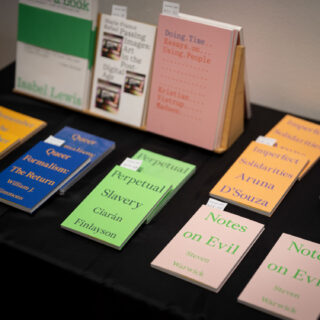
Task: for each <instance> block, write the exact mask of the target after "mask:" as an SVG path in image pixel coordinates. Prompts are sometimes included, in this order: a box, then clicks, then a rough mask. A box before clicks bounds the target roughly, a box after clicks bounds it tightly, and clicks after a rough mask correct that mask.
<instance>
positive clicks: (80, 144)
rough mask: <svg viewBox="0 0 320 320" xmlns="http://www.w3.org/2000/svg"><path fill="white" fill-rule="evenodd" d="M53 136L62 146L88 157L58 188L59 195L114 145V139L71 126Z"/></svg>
mask: <svg viewBox="0 0 320 320" xmlns="http://www.w3.org/2000/svg"><path fill="white" fill-rule="evenodd" d="M54 137H55V138H58V139H60V140H62V141H61V146H62V147H63V148H65V149H67V150H72V151H75V152H78V153H81V154H85V155H87V156H89V158H90V162H89V163H88V164H87V165H86V166H85V167H84V168H83V169H82V170H81V171H79V172H78V173H77V175H75V176H74V177H73V178H72V179H71V180H69V181H68V182H67V183H65V184H64V185H63V186H62V187H61V188H60V190H59V193H60V194H61V195H63V194H65V192H66V191H67V190H68V189H69V188H70V187H72V186H73V185H74V184H75V183H76V182H77V181H79V180H80V179H81V178H82V177H83V176H84V175H85V174H87V173H88V172H89V171H90V170H91V169H92V168H94V167H95V166H96V165H97V164H98V163H99V162H100V161H101V160H102V159H104V158H105V157H106V156H107V155H108V154H109V153H110V152H112V151H113V150H114V149H115V146H116V143H115V142H114V141H111V140H108V139H105V138H102V137H98V136H96V135H94V134H90V133H88V132H85V131H81V130H77V129H74V128H71V127H64V128H63V129H61V130H60V131H59V132H57V133H56V134H55V135H54Z"/></svg>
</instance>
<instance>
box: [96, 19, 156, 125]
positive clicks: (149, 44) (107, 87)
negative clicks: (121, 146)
mask: <svg viewBox="0 0 320 320" xmlns="http://www.w3.org/2000/svg"><path fill="white" fill-rule="evenodd" d="M155 34H156V26H153V25H149V24H145V23H142V22H137V21H132V20H128V19H124V18H120V17H117V16H111V15H108V14H101V16H100V26H99V34H98V41H97V48H96V59H95V66H94V76H93V86H92V95H91V102H90V112H93V113H95V114H98V115H100V116H102V117H104V118H108V119H110V120H114V121H118V122H121V123H124V124H127V125H131V126H134V127H142V126H144V122H145V116H146V109H147V107H146V104H147V100H148V92H149V82H150V74H151V65H152V57H153V48H154V39H155Z"/></svg>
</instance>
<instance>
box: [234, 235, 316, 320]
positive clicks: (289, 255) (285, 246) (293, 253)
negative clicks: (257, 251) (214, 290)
mask: <svg viewBox="0 0 320 320" xmlns="http://www.w3.org/2000/svg"><path fill="white" fill-rule="evenodd" d="M238 301H239V302H241V303H243V304H245V305H248V306H250V307H253V308H255V309H258V310H260V311H264V312H266V313H269V314H272V315H274V316H277V317H279V318H282V319H301V320H309V319H313V320H317V319H319V316H320V245H319V244H318V243H315V242H311V241H308V240H304V239H302V238H298V237H294V236H291V235H289V234H286V233H283V234H282V235H281V237H280V238H279V240H278V241H277V243H276V244H275V245H274V247H273V248H272V250H271V251H270V253H269V254H268V255H267V257H266V258H265V260H264V261H263V262H262V264H261V265H260V267H259V268H258V270H257V271H256V272H255V274H254V275H253V277H252V278H251V280H250V281H249V283H248V284H247V286H246V287H245V288H244V290H243V291H242V292H241V294H240V296H239V297H238Z"/></svg>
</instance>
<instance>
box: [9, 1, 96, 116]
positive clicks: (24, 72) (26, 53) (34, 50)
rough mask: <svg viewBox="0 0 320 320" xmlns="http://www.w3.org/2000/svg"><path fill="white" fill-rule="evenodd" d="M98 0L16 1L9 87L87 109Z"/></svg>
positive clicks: (74, 107)
mask: <svg viewBox="0 0 320 320" xmlns="http://www.w3.org/2000/svg"><path fill="white" fill-rule="evenodd" d="M97 15H98V0H84V1H78V2H77V1H76V2H75V1H49V0H20V1H19V19H18V39H17V51H16V74H15V91H16V92H19V93H24V94H27V95H31V96H35V97H37V98H40V99H44V100H48V101H50V102H53V103H55V104H59V105H62V106H66V107H70V108H73V109H78V110H85V109H88V107H89V96H90V94H89V93H90V84H91V69H92V63H93V56H94V41H95V32H96V24H97V22H96V20H97Z"/></svg>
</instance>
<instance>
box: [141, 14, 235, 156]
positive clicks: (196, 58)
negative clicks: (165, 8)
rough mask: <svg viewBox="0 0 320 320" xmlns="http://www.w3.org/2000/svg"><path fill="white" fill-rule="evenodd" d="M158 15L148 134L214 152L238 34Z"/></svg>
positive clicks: (208, 25) (222, 116)
mask: <svg viewBox="0 0 320 320" xmlns="http://www.w3.org/2000/svg"><path fill="white" fill-rule="evenodd" d="M210 22H211V21H210V20H209V19H206V20H205V23H200V22H197V21H196V19H195V20H194V21H191V20H187V19H186V18H179V17H171V16H166V15H160V17H159V21H158V31H157V38H156V47H155V56H154V64H153V74H152V80H151V89H150V97H149V105H148V115H147V124H146V128H147V130H148V131H150V132H154V133H157V134H160V135H163V136H166V137H169V138H173V139H175V140H179V141H183V142H186V143H189V144H193V145H196V146H199V147H202V148H205V149H209V150H213V149H214V148H216V147H218V146H219V144H220V140H221V134H222V129H223V121H224V115H225V109H226V103H227V97H228V91H229V84H230V77H231V71H232V66H233V57H234V51H235V46H236V42H237V37H238V31H237V30H232V29H231V28H230V29H224V28H222V27H217V26H214V25H213V24H214V22H213V21H212V24H210Z"/></svg>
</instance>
